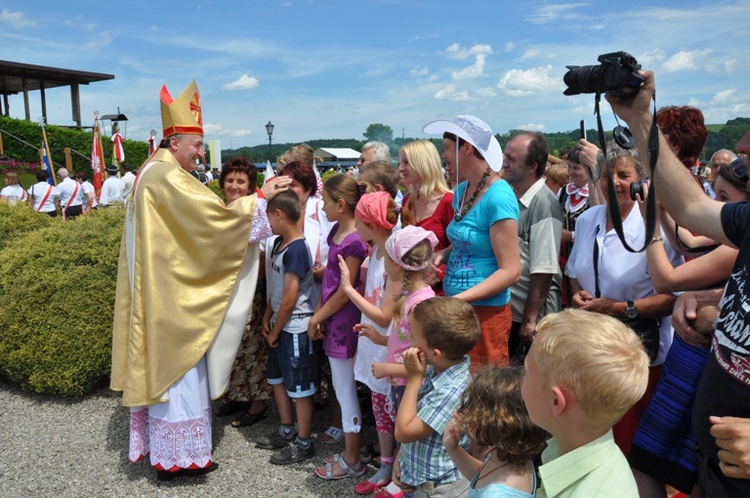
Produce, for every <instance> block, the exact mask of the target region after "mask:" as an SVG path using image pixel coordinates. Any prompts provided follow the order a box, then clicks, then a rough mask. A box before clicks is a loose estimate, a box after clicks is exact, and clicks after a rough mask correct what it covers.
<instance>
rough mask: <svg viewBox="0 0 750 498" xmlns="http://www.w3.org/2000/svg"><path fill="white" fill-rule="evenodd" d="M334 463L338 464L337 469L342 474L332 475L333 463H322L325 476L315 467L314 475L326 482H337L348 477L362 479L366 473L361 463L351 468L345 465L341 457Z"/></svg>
mask: <svg viewBox="0 0 750 498" xmlns="http://www.w3.org/2000/svg"><path fill="white" fill-rule="evenodd" d="M336 462H337V463H338V464H339V468H340V469H341V472H343V474H341V475H338V476H337V475H333V463H331V462H324V466H323V468H324V469H325V474H322V473H321V472H320V470H319V469H320V467H315V475H316V476H318V477H320V478H321V479H325V480H326V481H338V480H339V479H346V478H349V477H362V476H363V475H365V472H367V469H366V468H365V465H364V464H363V463H362V462H357V464H356V465H352V466H351V467H350V466H349V465H347V464H346V462H345V461H344V459H343V458H342V457H339V459H338V460H336Z"/></svg>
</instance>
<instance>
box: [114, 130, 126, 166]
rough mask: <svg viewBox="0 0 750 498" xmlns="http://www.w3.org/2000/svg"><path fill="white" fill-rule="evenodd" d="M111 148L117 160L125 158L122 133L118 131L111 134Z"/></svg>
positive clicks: (120, 160) (119, 161)
mask: <svg viewBox="0 0 750 498" xmlns="http://www.w3.org/2000/svg"><path fill="white" fill-rule="evenodd" d="M112 148H113V149H114V151H113V153H114V155H115V159H116V160H117V162H118V163H121V162H123V161H124V160H125V149H123V148H122V135H120V133H119V132H118V133H115V134H114V135H112Z"/></svg>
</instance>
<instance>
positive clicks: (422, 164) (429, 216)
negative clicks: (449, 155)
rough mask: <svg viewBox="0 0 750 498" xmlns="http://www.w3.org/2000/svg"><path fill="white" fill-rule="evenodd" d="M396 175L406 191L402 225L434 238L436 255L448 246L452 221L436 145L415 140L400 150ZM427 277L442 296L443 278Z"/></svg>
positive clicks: (452, 212) (450, 197)
mask: <svg viewBox="0 0 750 498" xmlns="http://www.w3.org/2000/svg"><path fill="white" fill-rule="evenodd" d="M398 172H399V176H400V177H401V183H402V184H403V185H404V186H405V187H406V188H407V194H406V196H405V199H404V203H403V212H402V215H401V220H402V223H403V224H405V225H409V224H412V225H416V226H418V227H422V228H424V229H425V230H429V231H431V232H432V233H434V234H435V236H436V237H437V239H438V245H437V248H436V251H441V250H443V249H445V248H446V247H448V246H449V245H450V241H449V240H448V236H447V235H446V233H445V231H446V228H448V225H449V224H450V222H451V221H453V215H454V211H453V192H451V191H450V189H449V188H448V184H447V183H446V181H445V175H444V174H443V162H442V160H441V159H440V154H439V153H438V150H437V148H436V147H435V145H434V144H433V143H432V142H430V141H429V140H415V141H413V142H409V143H407V144H405V145H404V146H403V147H401V150H400V151H399V160H398ZM439 269H440V274H439V275H437V276H434V277H431V278H430V277H428V280H429V282H430V284H431V285H432V287H433V288H434V289H435V291H436V292H437V293H438V294H442V293H443V292H442V289H443V285H442V275H443V274H444V273H445V265H441V267H440V268H439Z"/></svg>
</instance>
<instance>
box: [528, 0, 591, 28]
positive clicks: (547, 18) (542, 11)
mask: <svg viewBox="0 0 750 498" xmlns="http://www.w3.org/2000/svg"><path fill="white" fill-rule="evenodd" d="M588 6H589V4H587V3H569V4H559V5H556V4H547V5H541V6H540V7H539V8H538V9H537V10H536V11H534V12H533V13H532V14H531V15H529V16H527V17H526V20H527V21H529V22H531V23H533V24H549V23H559V22H560V21H563V20H570V19H576V18H580V17H582V16H581V15H580V14H576V13H575V12H573V10H575V9H578V8H580V7H588Z"/></svg>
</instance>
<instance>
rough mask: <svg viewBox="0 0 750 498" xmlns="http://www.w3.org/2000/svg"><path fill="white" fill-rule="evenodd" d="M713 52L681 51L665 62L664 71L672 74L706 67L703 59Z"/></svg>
mask: <svg viewBox="0 0 750 498" xmlns="http://www.w3.org/2000/svg"><path fill="white" fill-rule="evenodd" d="M711 53H713V50H711V49H706V50H681V51H679V52H677V53H676V54H674V55H673V56H672V57H670V58H669V59H667V60H666V61H665V62H664V70H665V71H667V72H670V73H675V72H677V71H688V70H691V69H698V68H700V67H704V66H705V63H703V62H702V61H703V59H705V58H706V56H708V55H710V54H711Z"/></svg>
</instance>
